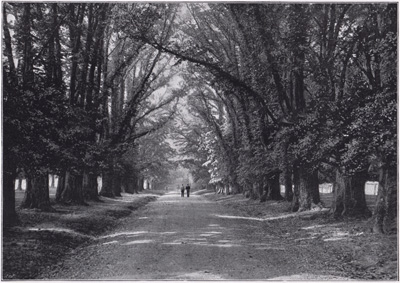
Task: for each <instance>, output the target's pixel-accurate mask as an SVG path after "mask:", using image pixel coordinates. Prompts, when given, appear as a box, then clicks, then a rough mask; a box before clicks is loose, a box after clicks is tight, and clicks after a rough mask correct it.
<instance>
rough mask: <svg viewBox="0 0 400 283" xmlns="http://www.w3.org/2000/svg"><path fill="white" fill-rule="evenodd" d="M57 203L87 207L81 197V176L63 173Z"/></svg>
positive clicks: (68, 172)
mask: <svg viewBox="0 0 400 283" xmlns="http://www.w3.org/2000/svg"><path fill="white" fill-rule="evenodd" d="M58 202H60V203H65V204H71V203H73V204H79V205H87V204H86V203H85V200H84V195H83V175H73V174H72V173H71V172H70V171H68V170H67V171H66V172H65V177H64V186H63V190H62V191H61V193H60V195H59V199H58Z"/></svg>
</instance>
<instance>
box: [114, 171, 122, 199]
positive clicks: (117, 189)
mask: <svg viewBox="0 0 400 283" xmlns="http://www.w3.org/2000/svg"><path fill="white" fill-rule="evenodd" d="M112 190H113V194H114V196H116V197H122V195H121V176H120V175H119V174H118V173H115V172H114V174H113V176H112Z"/></svg>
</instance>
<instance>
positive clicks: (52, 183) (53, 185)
mask: <svg viewBox="0 0 400 283" xmlns="http://www.w3.org/2000/svg"><path fill="white" fill-rule="evenodd" d="M54 179H55V178H54V174H50V188H54V187H55V181H54Z"/></svg>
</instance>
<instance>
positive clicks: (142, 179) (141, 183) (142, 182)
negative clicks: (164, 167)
mask: <svg viewBox="0 0 400 283" xmlns="http://www.w3.org/2000/svg"><path fill="white" fill-rule="evenodd" d="M143 185H144V178H143V177H142V176H139V178H138V191H139V192H141V191H143V190H144V187H143Z"/></svg>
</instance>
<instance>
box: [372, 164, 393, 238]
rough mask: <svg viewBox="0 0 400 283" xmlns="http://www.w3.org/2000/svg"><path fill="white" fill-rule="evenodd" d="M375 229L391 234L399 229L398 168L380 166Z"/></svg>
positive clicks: (376, 231)
mask: <svg viewBox="0 0 400 283" xmlns="http://www.w3.org/2000/svg"><path fill="white" fill-rule="evenodd" d="M372 229H373V231H374V232H375V233H385V234H391V233H396V231H397V170H396V168H385V167H381V168H379V189H378V196H377V201H376V206H375V211H374V215H373V228H372Z"/></svg>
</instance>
